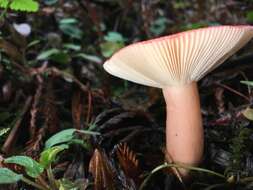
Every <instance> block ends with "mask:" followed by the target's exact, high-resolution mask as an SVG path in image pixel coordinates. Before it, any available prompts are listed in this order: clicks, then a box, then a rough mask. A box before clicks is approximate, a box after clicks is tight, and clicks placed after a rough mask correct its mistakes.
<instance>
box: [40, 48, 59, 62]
mask: <svg viewBox="0 0 253 190" xmlns="http://www.w3.org/2000/svg"><path fill="white" fill-rule="evenodd" d="M59 52H60V50H58V49H55V48H53V49H49V50H46V51H43V52H42V53H40V54H39V55H38V56H37V60H46V59H49V58H50V56H52V55H54V54H57V53H59Z"/></svg>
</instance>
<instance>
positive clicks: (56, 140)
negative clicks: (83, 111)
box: [45, 129, 76, 149]
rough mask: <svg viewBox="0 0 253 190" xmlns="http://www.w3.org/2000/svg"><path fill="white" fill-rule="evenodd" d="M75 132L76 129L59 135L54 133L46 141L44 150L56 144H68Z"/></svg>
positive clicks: (66, 130) (67, 130)
mask: <svg viewBox="0 0 253 190" xmlns="http://www.w3.org/2000/svg"><path fill="white" fill-rule="evenodd" d="M75 131H76V129H65V130H63V131H60V132H59V133H56V134H55V135H53V136H52V137H50V138H49V139H48V140H47V141H46V143H45V148H46V149H48V148H51V147H52V146H55V145H57V144H61V143H66V142H69V141H70V140H72V139H73V138H74V132H75Z"/></svg>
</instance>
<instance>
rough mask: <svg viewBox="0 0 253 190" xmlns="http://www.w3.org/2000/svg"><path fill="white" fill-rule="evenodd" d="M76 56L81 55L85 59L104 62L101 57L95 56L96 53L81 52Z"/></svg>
mask: <svg viewBox="0 0 253 190" xmlns="http://www.w3.org/2000/svg"><path fill="white" fill-rule="evenodd" d="M76 57H80V58H83V59H85V60H88V61H92V62H94V63H99V64H100V63H102V59H101V58H99V57H98V56H95V55H89V54H85V53H79V54H77V55H76Z"/></svg>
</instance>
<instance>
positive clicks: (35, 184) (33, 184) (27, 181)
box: [21, 176, 50, 190]
mask: <svg viewBox="0 0 253 190" xmlns="http://www.w3.org/2000/svg"><path fill="white" fill-rule="evenodd" d="M21 180H22V181H23V182H24V183H26V184H28V185H30V186H33V187H35V188H37V189H39V190H50V189H48V188H46V187H43V186H41V185H39V184H37V183H35V182H33V181H31V180H30V179H28V178H26V177H24V176H23V177H22V179H21Z"/></svg>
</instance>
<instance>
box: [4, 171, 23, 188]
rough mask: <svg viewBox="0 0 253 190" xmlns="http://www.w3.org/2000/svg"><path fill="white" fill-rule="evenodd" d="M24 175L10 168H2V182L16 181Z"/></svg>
mask: <svg viewBox="0 0 253 190" xmlns="http://www.w3.org/2000/svg"><path fill="white" fill-rule="evenodd" d="M22 177H23V175H19V174H16V173H15V172H13V171H11V170H9V169H8V168H0V184H10V183H16V182H18V181H19V180H21V179H22Z"/></svg>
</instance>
